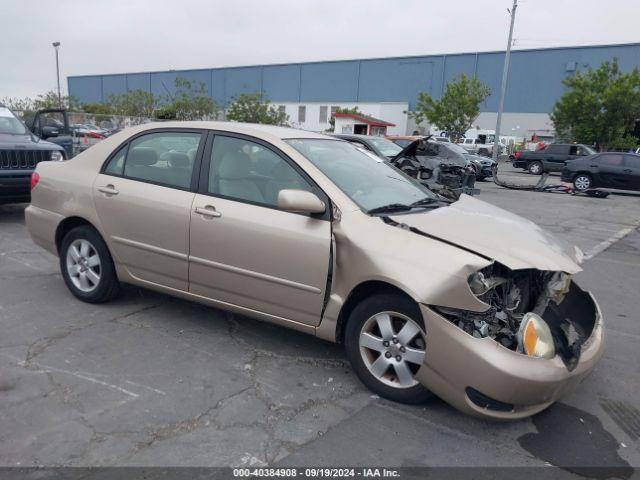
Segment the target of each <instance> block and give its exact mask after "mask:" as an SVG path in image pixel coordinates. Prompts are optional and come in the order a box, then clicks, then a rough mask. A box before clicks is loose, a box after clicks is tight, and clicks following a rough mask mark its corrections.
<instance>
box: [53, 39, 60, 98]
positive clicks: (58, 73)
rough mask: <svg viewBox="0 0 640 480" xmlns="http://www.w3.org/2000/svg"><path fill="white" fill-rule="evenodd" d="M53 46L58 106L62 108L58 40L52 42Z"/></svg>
mask: <svg viewBox="0 0 640 480" xmlns="http://www.w3.org/2000/svg"><path fill="white" fill-rule="evenodd" d="M51 45H53V48H55V49H56V78H57V79H58V107H59V108H62V95H60V61H59V60H58V48H59V47H60V42H53V43H52V44H51Z"/></svg>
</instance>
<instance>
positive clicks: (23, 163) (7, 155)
mask: <svg viewBox="0 0 640 480" xmlns="http://www.w3.org/2000/svg"><path fill="white" fill-rule="evenodd" d="M50 158H51V152H50V151H49V150H0V170H33V169H34V168H36V165H37V164H38V163H39V162H42V161H43V160H49V159H50Z"/></svg>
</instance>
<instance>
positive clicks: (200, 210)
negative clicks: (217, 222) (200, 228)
mask: <svg viewBox="0 0 640 480" xmlns="http://www.w3.org/2000/svg"><path fill="white" fill-rule="evenodd" d="M195 212H196V213H197V214H198V215H202V216H204V217H215V218H218V217H221V216H222V214H221V213H220V212H219V211H217V210H216V207H214V206H213V205H206V206H204V207H196V209H195Z"/></svg>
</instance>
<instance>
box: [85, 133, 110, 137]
mask: <svg viewBox="0 0 640 480" xmlns="http://www.w3.org/2000/svg"><path fill="white" fill-rule="evenodd" d="M87 137H91V138H106V137H105V136H104V135H100V134H99V133H96V132H87Z"/></svg>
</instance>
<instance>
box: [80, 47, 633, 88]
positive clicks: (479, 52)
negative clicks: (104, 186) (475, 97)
mask: <svg viewBox="0 0 640 480" xmlns="http://www.w3.org/2000/svg"><path fill="white" fill-rule="evenodd" d="M612 47H640V42H632V43H608V44H602V45H574V46H557V47H544V48H522V49H512V50H511V53H512V54H517V53H520V52H547V51H555V50H583V49H587V48H612ZM504 53H505V51H504V50H486V51H475V52H457V53H429V54H421V55H403V56H402V55H401V56H389V57H368V58H345V59H339V60H335V59H333V60H313V61H307V62H304V61H303V62H285V63H266V64H254V65H233V66H219V67H199V68H180V69H170V70H145V71H138V72H120V73H94V74H83V75H67V80H68V79H70V78H86V77H109V76H119V75H143V74H154V73H179V72H199V71H211V70H232V69H241V68H256V67H260V68H264V67H287V66H302V65H317V64H320V63H346V62H367V61H376V60H403V59H409V60H410V59H416V58H425V57H454V56H461V55H487V54H504Z"/></svg>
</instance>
